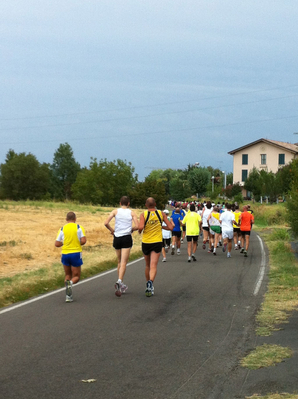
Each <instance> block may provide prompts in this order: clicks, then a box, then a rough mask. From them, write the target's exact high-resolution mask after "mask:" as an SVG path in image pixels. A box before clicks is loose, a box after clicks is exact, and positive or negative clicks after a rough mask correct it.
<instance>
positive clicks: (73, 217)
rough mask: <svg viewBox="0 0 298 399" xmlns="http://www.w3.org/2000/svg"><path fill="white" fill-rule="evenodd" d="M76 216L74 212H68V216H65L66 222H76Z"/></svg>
mask: <svg viewBox="0 0 298 399" xmlns="http://www.w3.org/2000/svg"><path fill="white" fill-rule="evenodd" d="M76 218H77V217H76V214H75V213H74V212H68V214H67V215H66V220H67V221H68V220H76Z"/></svg>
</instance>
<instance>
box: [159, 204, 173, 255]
mask: <svg viewBox="0 0 298 399" xmlns="http://www.w3.org/2000/svg"><path fill="white" fill-rule="evenodd" d="M163 212H164V214H165V215H166V216H167V218H168V220H169V221H170V218H169V211H168V210H167V209H165V210H164V211H163ZM162 226H163V227H164V226H166V224H165V222H162ZM173 227H174V225H173ZM171 238H172V232H171V231H170V230H164V229H162V250H161V251H162V256H163V258H162V262H166V261H167V256H166V254H167V253H168V250H169V247H170V246H171Z"/></svg>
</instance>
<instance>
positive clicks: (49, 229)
mask: <svg viewBox="0 0 298 399" xmlns="http://www.w3.org/2000/svg"><path fill="white" fill-rule="evenodd" d="M70 210H72V211H74V212H75V213H76V215H77V223H78V224H81V225H82V226H84V228H85V230H86V237H87V243H86V245H85V246H84V247H83V261H84V265H83V267H82V277H86V276H89V275H92V274H95V273H96V272H97V273H98V272H99V271H102V270H105V268H111V267H114V266H116V264H117V263H116V257H115V251H114V249H113V248H112V241H113V237H112V235H111V234H110V232H109V231H108V230H107V229H106V228H105V226H104V224H103V223H104V220H105V219H106V217H107V216H108V214H109V213H110V211H111V210H112V208H100V207H94V206H82V205H76V204H73V203H71V204H64V203H57V204H55V203H44V202H9V201H1V202H0V218H1V221H2V228H1V236H0V306H4V305H7V304H10V303H13V302H17V301H18V300H22V299H26V298H27V297H30V294H31V295H36V294H38V293H42V292H45V291H44V290H49V289H54V288H56V287H57V286H59V284H60V286H61V285H62V284H63V275H64V272H63V267H62V265H61V263H60V258H61V249H59V248H55V246H54V242H55V239H56V236H57V233H58V230H59V228H60V227H62V226H63V225H64V224H65V223H66V221H65V217H66V213H67V212H68V211H70ZM136 212H137V214H138V215H139V214H140V213H141V212H142V211H141V210H136ZM112 224H113V222H112ZM133 239H134V246H133V249H132V251H131V256H132V258H135V257H136V256H140V255H141V252H140V250H141V236H140V235H139V234H138V233H137V232H135V233H134V234H133ZM16 287H18V289H16ZM43 288H44V289H43ZM23 291H24V292H23Z"/></svg>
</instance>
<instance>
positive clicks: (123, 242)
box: [113, 234, 133, 249]
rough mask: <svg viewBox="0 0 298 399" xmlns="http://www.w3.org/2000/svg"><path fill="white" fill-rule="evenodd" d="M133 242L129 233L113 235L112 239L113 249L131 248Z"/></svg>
mask: <svg viewBox="0 0 298 399" xmlns="http://www.w3.org/2000/svg"><path fill="white" fill-rule="evenodd" d="M132 244H133V241H132V236H131V234H129V235H127V236H122V237H115V236H114V241H113V247H114V248H115V249H122V248H131V247H132Z"/></svg>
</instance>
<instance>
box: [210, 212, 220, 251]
mask: <svg viewBox="0 0 298 399" xmlns="http://www.w3.org/2000/svg"><path fill="white" fill-rule="evenodd" d="M219 217H220V213H219V210H218V208H217V206H215V207H214V208H213V211H212V212H211V213H210V215H209V216H208V218H207V221H208V223H209V226H210V233H211V236H212V244H213V245H212V246H213V255H216V248H217V244H218V241H219V237H220V234H221V227H220V222H219ZM209 252H210V251H209Z"/></svg>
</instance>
